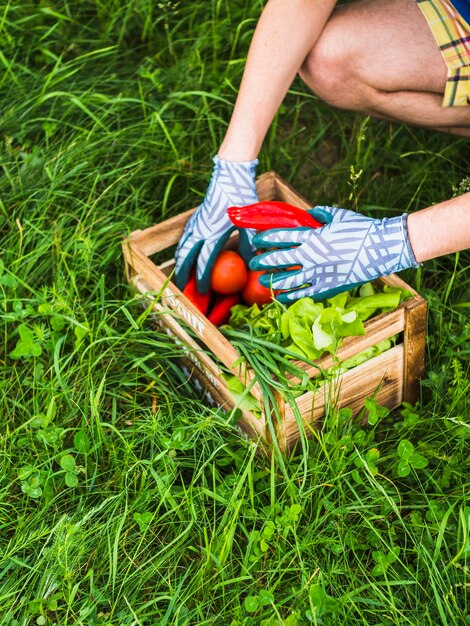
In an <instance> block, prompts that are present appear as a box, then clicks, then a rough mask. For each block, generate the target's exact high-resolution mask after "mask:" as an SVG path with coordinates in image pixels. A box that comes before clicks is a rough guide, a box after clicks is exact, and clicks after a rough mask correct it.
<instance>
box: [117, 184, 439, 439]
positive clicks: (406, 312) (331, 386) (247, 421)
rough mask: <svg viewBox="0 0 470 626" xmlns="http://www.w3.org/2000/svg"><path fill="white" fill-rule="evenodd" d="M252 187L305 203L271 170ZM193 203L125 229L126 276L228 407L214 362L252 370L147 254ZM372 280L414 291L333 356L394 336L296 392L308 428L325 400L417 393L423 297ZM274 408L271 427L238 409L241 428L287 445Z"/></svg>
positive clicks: (291, 430)
mask: <svg viewBox="0 0 470 626" xmlns="http://www.w3.org/2000/svg"><path fill="white" fill-rule="evenodd" d="M257 187H258V194H259V199H260V200H282V201H285V202H289V203H291V204H294V205H296V206H298V207H301V208H304V209H307V208H310V207H311V206H312V203H310V202H308V201H307V200H305V198H303V197H302V196H301V195H300V194H299V193H297V192H296V191H295V190H294V189H292V187H290V186H289V185H288V184H287V183H286V182H285V181H283V180H282V179H281V178H280V177H279V176H278V175H277V174H276V173H274V172H267V173H265V174H263V175H261V176H260V177H259V178H258V180H257ZM194 211H195V209H190V210H189V211H186V212H185V213H182V214H180V215H177V216H176V217H172V218H170V219H169V220H166V221H165V222H162V223H161V224H157V225H155V226H152V227H150V228H147V229H145V230H137V231H134V232H133V233H131V235H130V236H129V237H127V238H126V239H125V240H124V241H123V252H124V258H125V263H126V272H127V278H128V280H129V281H130V283H131V284H132V285H133V286H134V287H135V288H136V289H137V290H138V291H139V292H141V293H143V294H147V295H148V299H149V301H151V302H152V303H153V304H152V306H153V307H154V309H155V311H157V312H158V313H159V315H158V316H157V317H158V319H159V320H160V323H161V324H162V325H163V326H164V327H165V329H166V330H167V332H168V333H169V335H171V337H172V338H173V340H174V341H176V342H178V343H180V345H182V346H183V347H184V349H185V352H186V354H187V356H186V357H185V358H184V359H183V361H184V362H183V363H182V367H184V368H185V371H186V372H187V375H188V377H191V378H192V380H193V382H195V384H196V386H197V387H198V388H202V389H204V391H205V396H204V397H205V399H206V401H207V402H209V403H215V404H218V405H220V406H223V407H225V408H226V409H227V410H230V409H232V408H235V407H236V402H235V400H234V398H233V396H232V394H231V392H230V391H229V389H228V387H227V385H226V383H225V381H224V379H223V378H222V376H221V369H220V366H219V363H222V364H223V365H224V366H225V367H226V368H228V369H229V370H232V371H233V373H234V374H235V375H236V376H238V377H239V378H240V380H242V382H243V383H244V384H247V382H249V381H250V380H251V379H252V377H253V373H252V372H251V371H250V370H249V369H247V368H244V367H242V366H237V367H236V368H235V369H234V368H233V364H234V363H235V361H236V360H237V359H238V356H239V355H238V353H237V352H236V350H235V348H234V346H233V345H232V344H231V343H230V342H229V341H228V340H227V339H226V338H225V337H224V336H223V335H222V334H221V333H220V332H219V330H218V329H217V328H216V327H215V326H213V325H212V324H211V323H210V322H209V321H208V320H207V318H206V317H205V316H204V315H202V314H201V313H200V312H199V311H198V310H197V309H196V307H195V306H194V305H193V304H191V302H189V300H187V298H186V297H185V296H184V295H183V294H182V293H181V291H180V290H179V289H178V288H177V287H176V286H175V285H174V284H173V282H171V281H170V279H169V276H170V275H171V272H172V270H173V268H174V261H173V259H172V258H168V259H166V260H165V261H164V262H163V263H160V264H159V265H158V266H157V265H156V264H155V263H154V262H153V261H152V259H151V258H149V257H151V256H152V255H155V254H157V253H159V256H161V253H163V254H165V251H166V252H167V255H168V256H170V257H171V251H172V250H173V249H174V246H175V244H176V243H177V242H178V240H179V238H180V236H181V234H182V232H183V228H184V225H185V223H186V221H187V219H188V218H189V216H190V215H191V214H192V213H193V212H194ZM378 282H382V283H386V284H388V285H392V286H398V287H405V288H406V289H408V290H409V291H411V292H412V294H413V297H412V298H410V299H409V300H407V301H406V302H404V303H403V304H401V305H400V306H399V307H398V308H397V309H396V310H394V311H392V312H390V313H384V314H382V315H378V316H376V317H373V318H371V319H369V320H368V321H366V322H365V329H366V333H365V335H363V336H360V337H348V338H346V339H345V340H344V341H343V343H342V345H341V347H340V349H339V350H338V353H337V356H338V357H339V358H340V359H346V358H349V357H351V356H353V355H355V354H357V353H359V352H361V351H362V350H365V349H366V348H368V347H370V346H372V345H374V344H376V343H377V342H379V341H382V340H383V339H386V338H389V337H393V336H394V335H397V334H398V335H399V340H398V342H397V344H396V345H395V346H394V347H393V348H391V349H389V350H387V351H385V352H383V353H382V354H380V355H379V356H377V357H375V358H373V359H370V360H369V361H366V362H365V363H363V364H361V365H359V366H357V367H355V368H353V369H351V370H348V371H347V372H345V373H344V374H342V375H341V376H339V377H338V378H337V379H336V380H335V381H334V382H331V383H327V384H325V385H323V386H322V387H321V389H319V390H318V391H316V392H313V391H309V392H306V393H304V394H303V395H301V396H300V397H298V398H297V399H296V403H297V406H298V407H299V410H300V414H301V417H302V420H303V422H304V428H305V431H306V433H307V435H308V433H309V432H311V430H312V427H313V426H314V424H315V422H316V421H318V420H321V418H322V417H323V416H324V415H325V412H326V410H327V407H328V405H329V404H330V405H331V404H332V403H334V405H335V406H337V407H344V406H348V407H350V408H351V409H352V411H353V414H354V415H357V414H358V413H359V412H360V411H361V409H362V408H363V406H364V400H365V399H366V398H369V397H372V396H374V397H375V398H376V400H377V401H378V402H379V403H380V404H382V405H383V406H386V407H388V408H390V409H392V408H395V407H397V406H398V405H399V404H400V403H401V402H403V401H406V402H411V403H413V402H415V401H416V400H417V399H418V395H419V380H420V378H421V376H422V375H423V372H424V354H425V340H426V313H427V305H426V301H425V300H424V299H423V298H422V297H421V296H420V295H419V294H418V293H417V292H416V291H414V290H413V289H412V288H411V287H410V286H409V285H407V284H406V283H404V282H403V281H402V280H401V279H400V278H398V276H396V275H392V276H387V277H384V278H381V279H379V281H378ZM185 326H186V328H188V327H190V328H191V329H192V331H193V332H194V333H195V334H196V336H197V338H198V341H195V339H194V338H193V337H192V336H191V335H190V334H189V333H188V332H187V330H186V329H185ZM298 364H299V365H300V363H298ZM318 364H319V365H320V366H321V367H323V368H328V367H329V366H331V364H332V359H331V356H329V355H328V356H326V357H324V358H322V359H320V360H319V361H318ZM301 366H302V367H303V369H305V370H306V371H307V372H308V374H309V377H313V376H316V375H317V373H318V369H317V368H314V367H313V366H308V365H307V364H305V363H304V364H301ZM252 393H253V395H254V396H255V397H256V398H257V399H258V400H260V399H261V392H260V389H259V387H258V386H257V385H256V384H255V385H254V386H253V387H252ZM279 412H280V415H281V419H279V420H276V423H275V424H274V425H272V424H271V427H269V424H268V423H267V420H266V418H265V417H262V418H257V417H256V416H254V415H253V414H252V413H250V412H249V411H242V412H241V418H240V420H239V422H238V423H239V425H240V427H241V429H242V430H243V431H244V432H246V433H247V434H248V435H250V436H252V437H255V438H261V440H263V441H264V442H266V443H268V444H269V443H270V442H271V439H272V432H273V429H274V432H275V436H276V439H277V442H278V444H279V447H280V448H281V449H282V450H287V449H289V448H291V446H292V445H293V444H294V443H295V442H296V441H297V440H298V439H299V426H298V424H297V420H296V417H295V412H294V410H293V407H292V406H290V405H288V404H287V403H285V402H283V401H281V400H280V401H279Z"/></svg>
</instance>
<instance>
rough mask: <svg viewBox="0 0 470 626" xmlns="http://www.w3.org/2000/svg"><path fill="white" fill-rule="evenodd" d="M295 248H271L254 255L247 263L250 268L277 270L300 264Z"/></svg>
mask: <svg viewBox="0 0 470 626" xmlns="http://www.w3.org/2000/svg"><path fill="white" fill-rule="evenodd" d="M296 250H297V248H285V249H283V250H272V251H267V252H263V253H262V254H258V255H256V256H254V257H253V258H252V259H251V261H250V263H249V265H250V269H252V270H255V271H259V270H268V271H271V272H272V271H273V270H278V269H281V270H282V269H286V268H288V267H292V266H294V265H302V262H301V260H299V255H298V254H297V255H296Z"/></svg>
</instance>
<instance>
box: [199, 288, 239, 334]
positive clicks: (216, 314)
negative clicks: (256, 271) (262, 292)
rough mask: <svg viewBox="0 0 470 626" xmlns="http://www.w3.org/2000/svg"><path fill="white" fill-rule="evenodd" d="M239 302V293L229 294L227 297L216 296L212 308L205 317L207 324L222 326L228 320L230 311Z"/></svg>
mask: <svg viewBox="0 0 470 626" xmlns="http://www.w3.org/2000/svg"><path fill="white" fill-rule="evenodd" d="M240 301H241V295H240V294H239V293H231V294H230V295H228V296H224V295H222V294H218V295H217V296H216V298H215V302H214V306H213V307H212V310H211V312H210V313H209V315H208V316H207V319H208V320H209V322H212V324H214V326H222V324H226V323H227V322H228V321H229V319H230V309H231V308H232V307H233V306H235V305H236V304H238V303H239V302H240Z"/></svg>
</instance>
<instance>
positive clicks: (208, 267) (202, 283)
mask: <svg viewBox="0 0 470 626" xmlns="http://www.w3.org/2000/svg"><path fill="white" fill-rule="evenodd" d="M233 230H234V229H233V228H231V229H229V230H227V231H226V232H225V233H224V234H223V235H222V236H221V237H219V238H218V239H215V240H213V239H209V240H207V241H205V242H203V246H202V248H201V251H200V252H199V256H198V259H197V269H196V285H197V290H198V291H199V293H201V294H203V295H204V294H206V293H207V292H208V291H209V289H210V286H211V273H212V268H213V267H214V263H215V260H216V258H217V257H218V256H219V254H220V252H221V250H222V249H223V247H224V246H225V244H226V242H227V239H228V238H229V237H230V234H231V233H232V231H233Z"/></svg>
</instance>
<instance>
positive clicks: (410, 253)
mask: <svg viewBox="0 0 470 626" xmlns="http://www.w3.org/2000/svg"><path fill="white" fill-rule="evenodd" d="M402 218H403V220H402V228H403V239H404V241H405V247H406V251H407V255H408V258H409V261H410V267H414V268H417V267H419V263H418V261H417V260H416V257H415V253H414V252H413V248H412V247H411V242H410V237H409V235H408V213H403V215H402Z"/></svg>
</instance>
